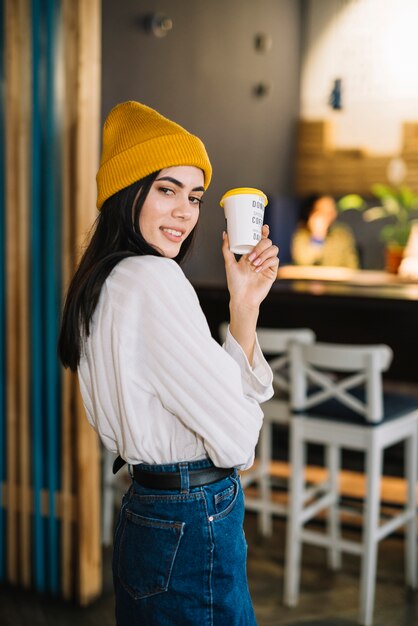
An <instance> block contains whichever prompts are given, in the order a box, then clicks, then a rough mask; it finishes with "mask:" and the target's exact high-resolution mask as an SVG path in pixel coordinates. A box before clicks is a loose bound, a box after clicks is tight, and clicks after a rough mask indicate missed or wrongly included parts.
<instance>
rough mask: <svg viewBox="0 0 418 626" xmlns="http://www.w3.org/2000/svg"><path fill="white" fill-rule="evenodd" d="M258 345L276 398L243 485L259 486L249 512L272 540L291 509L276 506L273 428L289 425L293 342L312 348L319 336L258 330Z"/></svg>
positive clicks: (302, 330)
mask: <svg viewBox="0 0 418 626" xmlns="http://www.w3.org/2000/svg"><path fill="white" fill-rule="evenodd" d="M227 328H228V324H227V323H223V324H221V326H220V329H219V332H220V337H221V340H222V341H224V340H225V337H226V331H227ZM257 337H258V342H259V344H260V348H261V350H262V351H263V354H264V355H265V356H266V358H267V360H268V361H269V365H270V367H271V369H272V371H273V387H274V396H273V398H271V400H268V401H267V402H265V403H264V404H263V405H262V409H263V413H264V421H263V426H262V429H261V432H260V439H259V443H258V445H257V460H256V463H255V464H254V468H252V469H250V470H248V471H246V472H245V473H244V474H243V475H242V476H241V484H242V487H243V488H244V489H245V488H246V487H248V486H250V485H255V486H257V495H254V496H250V495H247V494H246V496H245V508H246V509H247V510H249V511H256V512H257V513H258V525H259V530H260V533H261V534H262V535H264V536H270V535H271V534H272V529H273V515H280V516H286V515H287V505H286V504H281V503H280V502H274V501H273V499H272V486H273V483H274V477H273V476H272V474H271V462H272V456H273V425H274V424H280V425H286V426H288V424H289V419H290V411H289V378H288V365H289V356H288V346H289V344H290V343H291V342H295V341H296V342H300V343H303V344H312V343H313V342H314V341H315V334H314V333H313V331H312V330H310V329H308V328H291V329H276V328H258V329H257Z"/></svg>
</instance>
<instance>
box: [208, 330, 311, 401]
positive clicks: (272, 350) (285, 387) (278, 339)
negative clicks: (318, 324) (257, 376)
mask: <svg viewBox="0 0 418 626" xmlns="http://www.w3.org/2000/svg"><path fill="white" fill-rule="evenodd" d="M227 328H228V324H227V323H226V322H223V323H222V324H221V325H220V328H219V334H220V336H221V339H222V341H225V337H226V331H227ZM257 338H258V343H259V344H260V348H261V350H262V352H263V354H264V356H265V357H266V358H267V360H268V363H269V365H270V367H271V369H272V371H273V387H274V391H275V393H285V394H289V392H290V385H289V373H288V369H289V346H290V345H291V344H292V343H294V342H297V343H301V344H306V345H309V344H313V343H314V341H315V333H314V332H313V331H312V330H311V329H310V328H285V329H283V328H257ZM269 357H272V358H269Z"/></svg>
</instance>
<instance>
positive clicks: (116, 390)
mask: <svg viewBox="0 0 418 626" xmlns="http://www.w3.org/2000/svg"><path fill="white" fill-rule="evenodd" d="M78 375H79V381H80V388H81V393H82V397H83V401H84V406H85V409H86V413H87V418H88V420H89V422H90V424H91V425H92V426H93V428H94V429H95V430H96V431H97V432H98V434H99V435H100V437H101V439H102V442H103V444H104V445H105V446H106V447H107V448H108V449H109V450H111V451H113V452H117V453H118V454H120V456H121V457H122V458H123V459H125V460H126V461H127V462H128V463H131V464H137V463H174V462H179V461H197V460H200V459H204V458H207V457H209V458H210V459H212V461H213V463H214V464H215V465H216V466H218V467H238V468H241V469H245V468H248V467H250V466H251V465H252V463H253V460H254V448H255V445H256V443H257V440H258V435H259V431H260V428H261V424H262V419H263V413H262V411H261V409H260V406H259V403H260V402H264V401H266V400H268V399H269V398H270V397H271V396H272V394H273V389H272V372H271V369H270V367H269V365H268V364H267V362H266V361H265V359H264V357H263V355H262V352H261V349H260V347H259V345H258V342H257V345H256V347H255V351H254V359H253V367H251V366H250V364H249V362H248V360H247V358H246V356H245V354H244V352H243V350H242V349H241V346H240V345H239V344H238V343H237V342H236V341H235V339H234V338H233V337H232V335H231V334H230V333H229V330H228V335H227V338H226V341H225V344H224V346H223V347H221V346H220V345H219V344H218V343H217V342H216V341H215V340H214V339H213V338H212V336H211V333H210V330H209V327H208V324H207V321H206V318H205V316H204V313H203V311H202V309H201V307H200V304H199V301H198V298H197V295H196V292H195V291H194V289H193V287H192V285H191V284H190V282H189V281H188V280H187V278H186V277H185V275H184V273H183V271H182V269H181V268H180V267H179V265H178V264H177V263H176V262H175V261H173V260H171V259H167V258H162V257H154V256H135V257H129V258H127V259H124V260H123V261H121V262H120V263H119V264H118V265H117V266H116V267H115V268H114V270H113V271H112V272H111V274H110V275H109V276H108V278H107V279H106V281H105V283H104V285H103V288H102V291H101V294H100V298H99V302H98V305H97V307H96V310H95V312H94V315H93V319H92V323H91V328H90V334H89V336H88V337H87V339H86V340H85V342H84V351H83V354H82V357H81V360H80V365H79V369H78Z"/></svg>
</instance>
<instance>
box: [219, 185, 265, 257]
mask: <svg viewBox="0 0 418 626" xmlns="http://www.w3.org/2000/svg"><path fill="white" fill-rule="evenodd" d="M220 205H221V207H223V209H224V212H225V219H226V230H227V232H228V239H229V249H230V250H231V252H234V253H235V254H248V252H251V250H252V249H253V248H254V246H255V245H256V244H257V243H258V242H259V241H260V239H261V228H262V226H263V220H264V208H265V207H266V206H267V196H266V195H265V194H264V193H263V192H262V191H260V190H259V189H253V188H252V187H238V188H237V189H230V190H229V191H227V192H226V193H224V195H223V196H222V198H221V202H220Z"/></svg>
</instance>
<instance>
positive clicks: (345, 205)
mask: <svg viewBox="0 0 418 626" xmlns="http://www.w3.org/2000/svg"><path fill="white" fill-rule="evenodd" d="M337 206H338V208H339V209H340V211H348V210H349V209H356V210H357V211H362V210H363V209H364V208H365V207H366V203H365V202H364V200H363V198H362V197H361V196H359V195H358V194H356V193H350V194H347V195H346V196H343V197H342V198H340V199H339V200H338V202H337Z"/></svg>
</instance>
